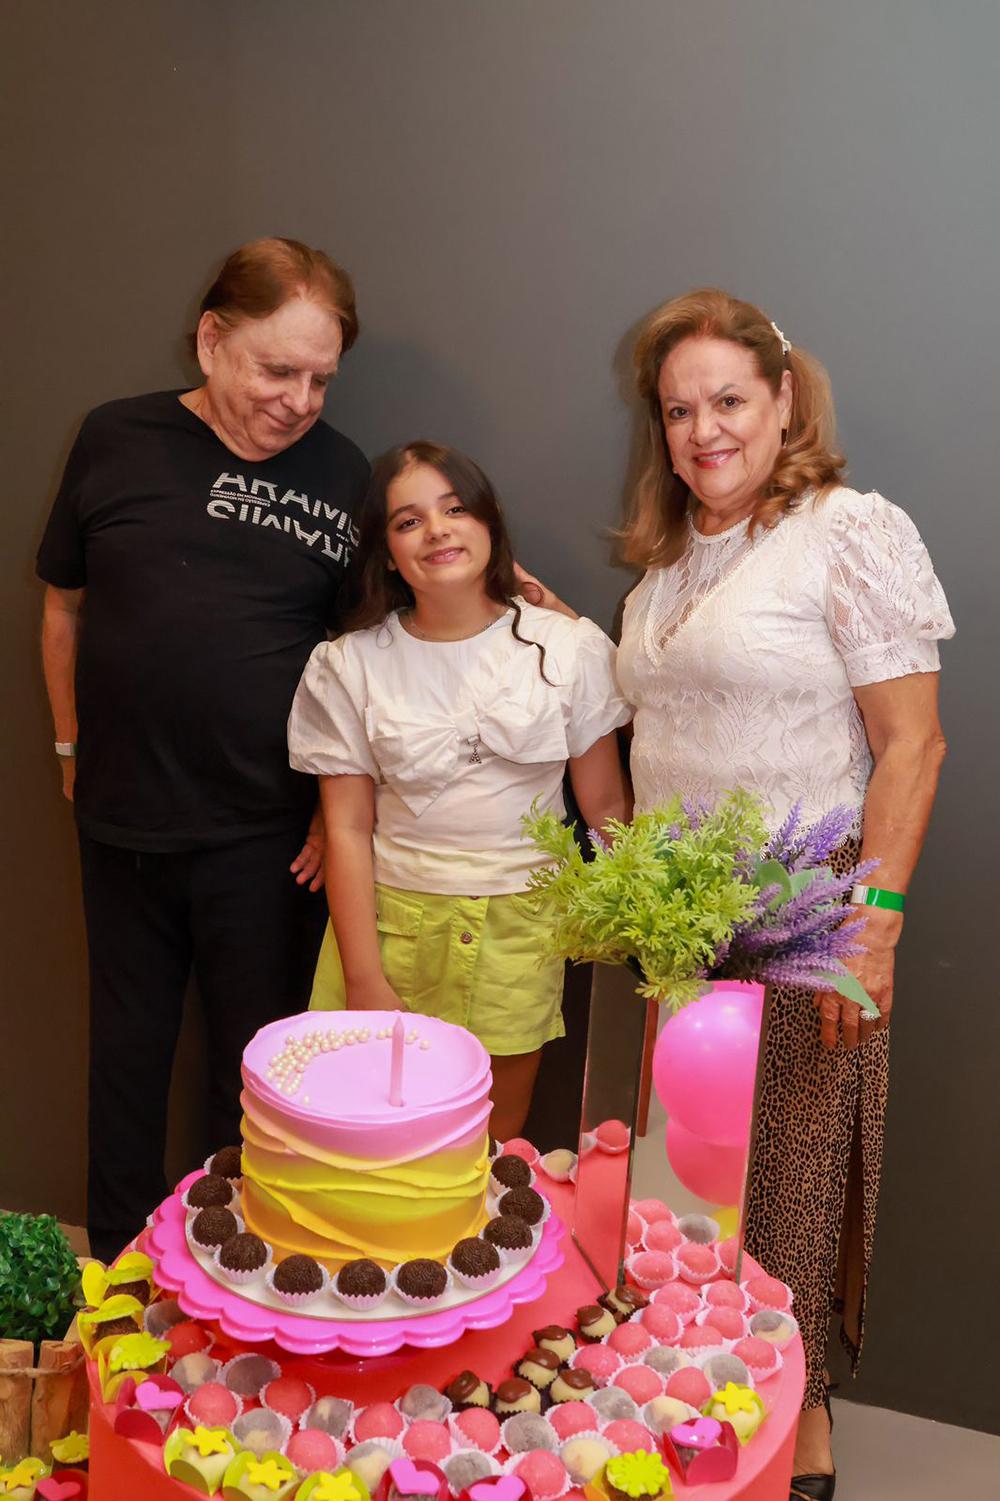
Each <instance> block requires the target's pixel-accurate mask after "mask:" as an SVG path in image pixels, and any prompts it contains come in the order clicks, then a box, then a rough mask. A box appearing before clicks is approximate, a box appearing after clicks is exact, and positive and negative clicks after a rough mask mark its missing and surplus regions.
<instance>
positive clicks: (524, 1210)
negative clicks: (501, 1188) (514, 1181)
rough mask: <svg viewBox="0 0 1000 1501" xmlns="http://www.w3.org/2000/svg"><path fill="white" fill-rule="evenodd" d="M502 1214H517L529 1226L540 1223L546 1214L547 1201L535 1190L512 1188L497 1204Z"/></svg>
mask: <svg viewBox="0 0 1000 1501" xmlns="http://www.w3.org/2000/svg"><path fill="white" fill-rule="evenodd" d="M497 1208H498V1209H499V1211H500V1213H501V1214H516V1215H517V1216H518V1218H519V1219H522V1220H527V1222H528V1224H529V1225H537V1224H539V1223H540V1221H541V1218H542V1215H543V1214H544V1213H545V1200H544V1199H543V1198H542V1196H541V1194H540V1193H536V1192H535V1190H534V1189H533V1188H511V1189H508V1190H507V1192H506V1193H505V1194H504V1195H503V1197H502V1198H501V1200H500V1202H499V1203H498V1204H497Z"/></svg>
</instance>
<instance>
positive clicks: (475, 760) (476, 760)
mask: <svg viewBox="0 0 1000 1501" xmlns="http://www.w3.org/2000/svg"><path fill="white" fill-rule="evenodd" d="M469 744H470V745H471V746H472V755H471V756H470V757H469V765H470V766H482V764H483V758H482V756H481V755H480V754H479V736H478V735H470V736H469Z"/></svg>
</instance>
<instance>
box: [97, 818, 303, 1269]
mask: <svg viewBox="0 0 1000 1501" xmlns="http://www.w3.org/2000/svg"><path fill="white" fill-rule="evenodd" d="M303 839H304V830H302V829H295V830H292V831H285V832H283V833H280V834H267V835H256V836H254V837H252V838H244V839H240V840H239V841H237V842H235V843H232V844H227V845H224V846H219V847H214V848H206V849H197V850H187V851H183V852H180V853H171V854H144V853H137V852H136V851H135V850H126V849H119V848H117V847H115V846H113V845H109V844H101V843H98V842H97V841H96V840H93V839H89V838H87V837H86V836H85V835H81V837H80V856H81V868H82V873H83V900H84V912H85V914H86V920H87V940H88V946H89V951H90V1008H91V1010H90V1015H91V1021H90V1110H89V1121H90V1141H89V1156H88V1161H89V1179H88V1192H87V1225H88V1229H89V1232H90V1246H91V1252H92V1254H93V1255H95V1256H99V1257H100V1258H101V1259H102V1260H104V1261H107V1260H108V1259H110V1258H111V1257H113V1256H116V1255H117V1254H118V1252H119V1251H120V1250H121V1249H122V1247H123V1246H124V1245H125V1244H126V1243H127V1242H128V1241H129V1240H131V1238H132V1237H133V1236H134V1235H135V1234H136V1233H137V1232H138V1231H139V1230H141V1228H142V1226H143V1224H144V1223H145V1220H146V1216H147V1215H148V1214H149V1213H150V1212H151V1210H153V1209H154V1208H155V1207H156V1205H157V1204H159V1203H160V1202H161V1200H162V1199H163V1198H164V1197H165V1195H166V1192H167V1183H166V1179H165V1176H164V1166H163V1155H164V1146H165V1139H166V1123H167V1097H168V1093H169V1089H170V1072H171V1067H172V1065H173V1058H174V1050H175V1048H176V1045H177V1037H178V1033H179V1031H180V1024H181V1015H182V1010H183V1002H184V992H185V990H186V988H187V983H188V980H189V978H190V976H191V974H192V973H193V974H194V976H195V978H196V980H197V985H198V991H199V994H200V998H201V1002H202V1005H203V1007H204V1010H205V1017H206V1023H207V1032H208V1072H209V1080H210V1084H209V1091H210V1093H209V1100H208V1107H209V1108H208V1116H209V1125H210V1128H211V1135H210V1138H209V1139H210V1141H211V1142H212V1143H214V1146H215V1147H222V1146H229V1145H236V1144H238V1143H239V1141H240V1114H241V1112H240V1103H239V1096H240V1087H241V1084H240V1062H241V1059H242V1055H243V1049H244V1047H245V1046H246V1044H247V1042H249V1040H250V1038H251V1037H252V1036H253V1034H254V1033H255V1032H256V1031H257V1029H258V1028H259V1027H262V1026H263V1025H264V1024H265V1023H266V1022H270V1021H274V1020H276V1018H278V1017H280V1016H289V1015H292V1014H294V1013H295V1012H297V1011H303V1010H305V1008H306V1006H307V1005H308V1002H309V992H310V989H311V985H312V976H313V970H314V969H315V966H316V959H317V955H318V953H319V945H320V942H321V940H322V936H323V929H324V927H325V923H326V915H327V914H326V899H325V897H324V894H323V892H322V891H319V892H316V893H315V894H311V893H309V892H308V891H307V890H306V889H304V888H303V887H300V886H297V885H296V884H295V878H294V876H292V875H291V874H290V872H289V869H288V867H289V865H290V864H291V862H292V860H294V858H295V856H296V855H297V854H298V852H299V850H300V849H301V847H302V843H303ZM197 1165H198V1164H196V1163H192V1164H191V1166H192V1167H195V1166H197Z"/></svg>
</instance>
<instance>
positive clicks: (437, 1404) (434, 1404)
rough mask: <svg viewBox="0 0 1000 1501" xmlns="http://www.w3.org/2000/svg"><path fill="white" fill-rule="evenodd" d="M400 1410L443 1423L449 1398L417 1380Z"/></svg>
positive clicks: (413, 1418)
mask: <svg viewBox="0 0 1000 1501" xmlns="http://www.w3.org/2000/svg"><path fill="white" fill-rule="evenodd" d="M435 1265H436V1263H435ZM399 1410H400V1412H401V1413H402V1414H403V1417H404V1418H409V1419H410V1421H411V1422H414V1423H443V1422H444V1420H445V1418H446V1417H447V1416H448V1411H449V1405H448V1398H447V1397H445V1396H442V1394H441V1393H440V1392H439V1391H438V1389H437V1387H434V1386H430V1385H429V1384H428V1383H427V1382H426V1381H417V1382H415V1383H414V1385H413V1386H411V1387H410V1388H409V1390H408V1391H407V1392H405V1393H404V1394H403V1396H402V1397H400V1399H399Z"/></svg>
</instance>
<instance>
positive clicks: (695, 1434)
mask: <svg viewBox="0 0 1000 1501" xmlns="http://www.w3.org/2000/svg"><path fill="white" fill-rule="evenodd" d="M721 1436H722V1424H721V1423H719V1422H717V1421H716V1419H715V1418H695V1419H694V1420H693V1421H692V1422H690V1423H678V1424H677V1425H676V1427H674V1428H671V1430H670V1437H671V1438H672V1439H673V1441H674V1443H675V1444H676V1445H677V1447H678V1448H679V1449H711V1448H712V1446H713V1445H714V1444H717V1443H718V1442H719V1439H720V1437H721Z"/></svg>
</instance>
